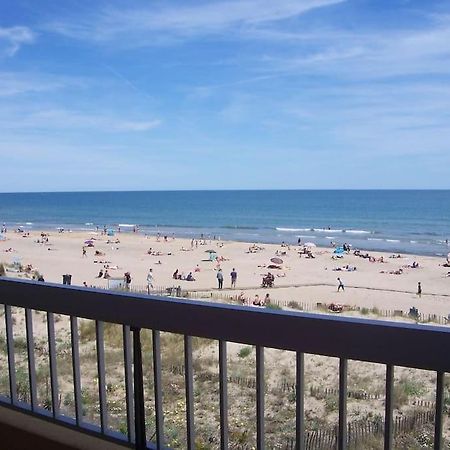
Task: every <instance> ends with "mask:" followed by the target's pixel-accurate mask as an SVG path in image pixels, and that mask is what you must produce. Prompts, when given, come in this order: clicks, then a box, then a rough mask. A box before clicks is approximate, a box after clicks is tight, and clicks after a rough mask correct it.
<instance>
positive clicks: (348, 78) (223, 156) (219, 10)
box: [0, 0, 450, 192]
mask: <svg viewBox="0 0 450 450" xmlns="http://www.w3.org/2000/svg"><path fill="white" fill-rule="evenodd" d="M334 188H343V189H359V188H360V189H371V188H375V189H378V188H380V189H386V188H394V189H395V188H404V189H414V188H418V189H440V188H441V189H448V188H450V2H449V1H448V0H445V1H441V0H427V1H423V0H281V1H274V0H216V1H213V0H209V1H193V0H183V1H176V0H173V1H168V0H167V1H166V0H146V1H143V0H135V1H132V2H130V1H125V0H123V1H121V0H114V1H111V0H109V1H103V0H96V1H92V0H90V1H86V0H64V1H54V0H39V1H36V0H2V1H1V2H0V192H19V191H25V192H28V191H82V190H84V191H86V190H178V189H334Z"/></svg>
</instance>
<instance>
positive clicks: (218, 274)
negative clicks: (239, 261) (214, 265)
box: [217, 269, 223, 289]
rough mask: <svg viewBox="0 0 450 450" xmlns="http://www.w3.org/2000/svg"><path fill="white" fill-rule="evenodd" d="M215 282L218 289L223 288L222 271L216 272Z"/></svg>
mask: <svg viewBox="0 0 450 450" xmlns="http://www.w3.org/2000/svg"><path fill="white" fill-rule="evenodd" d="M217 281H218V283H219V289H222V288H223V273H222V269H219V270H218V271H217Z"/></svg>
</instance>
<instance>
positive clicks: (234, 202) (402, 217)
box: [0, 190, 450, 256]
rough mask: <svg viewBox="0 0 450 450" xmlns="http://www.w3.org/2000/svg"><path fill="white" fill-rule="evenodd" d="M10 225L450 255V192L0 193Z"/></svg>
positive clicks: (1, 215) (0, 208)
mask: <svg viewBox="0 0 450 450" xmlns="http://www.w3.org/2000/svg"><path fill="white" fill-rule="evenodd" d="M0 222H1V223H3V222H5V223H6V225H7V228H8V229H9V230H10V231H13V230H14V229H17V228H22V229H24V230H41V229H50V230H52V229H53V230H56V229H57V228H58V227H63V228H65V229H66V230H68V229H72V230H86V231H91V230H96V227H97V226H98V227H100V228H103V227H104V226H106V227H107V228H113V229H115V230H117V228H118V227H119V226H120V228H121V231H122V232H127V231H132V230H133V227H134V226H138V227H139V232H140V233H151V234H153V233H158V232H159V233H161V234H162V235H164V234H167V235H170V236H172V234H174V235H175V236H179V237H188V238H191V237H200V236H201V235H202V234H203V236H205V237H214V236H215V237H216V238H220V239H222V240H227V239H232V240H238V241H245V242H274V243H277V242H280V243H281V242H283V241H284V242H286V243H289V244H294V243H297V241H298V239H300V240H301V241H302V242H303V243H305V242H312V243H315V244H316V245H330V243H331V242H334V243H337V244H343V243H344V242H345V243H349V244H351V245H353V246H354V247H357V248H360V249H365V250H384V251H389V252H393V253H398V252H400V253H418V254H429V255H440V256H446V255H447V254H448V253H449V252H450V246H449V245H448V241H447V240H450V191H449V190H427V191H418V190H405V191H402V190H395V191H392V190H342V191H339V190H290V191H283V190H267V191H262V190H260V191H164V192H163V191H150V192H61V193H8V194H0Z"/></svg>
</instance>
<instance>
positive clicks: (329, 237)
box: [325, 236, 336, 239]
mask: <svg viewBox="0 0 450 450" xmlns="http://www.w3.org/2000/svg"><path fill="white" fill-rule="evenodd" d="M325 239H336V238H335V237H333V236H325Z"/></svg>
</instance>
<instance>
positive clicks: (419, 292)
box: [417, 281, 422, 298]
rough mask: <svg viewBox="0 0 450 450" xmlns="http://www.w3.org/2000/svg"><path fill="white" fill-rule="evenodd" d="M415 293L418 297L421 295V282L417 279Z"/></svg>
mask: <svg viewBox="0 0 450 450" xmlns="http://www.w3.org/2000/svg"><path fill="white" fill-rule="evenodd" d="M417 295H418V296H419V298H420V297H422V283H421V282H420V281H419V282H418V283H417Z"/></svg>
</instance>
